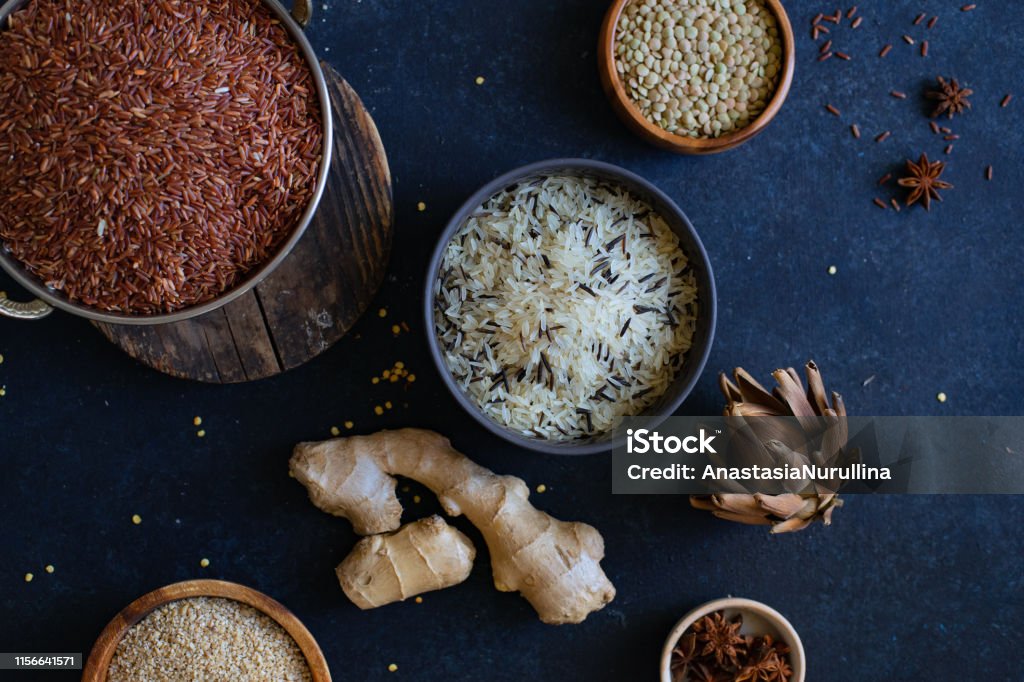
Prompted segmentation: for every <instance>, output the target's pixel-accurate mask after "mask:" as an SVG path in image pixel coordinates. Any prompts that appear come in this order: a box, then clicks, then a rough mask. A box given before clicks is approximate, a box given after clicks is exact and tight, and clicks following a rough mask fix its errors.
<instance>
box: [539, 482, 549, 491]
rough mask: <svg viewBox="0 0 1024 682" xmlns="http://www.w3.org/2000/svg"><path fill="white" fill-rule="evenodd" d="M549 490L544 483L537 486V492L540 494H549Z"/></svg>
mask: <svg viewBox="0 0 1024 682" xmlns="http://www.w3.org/2000/svg"><path fill="white" fill-rule="evenodd" d="M547 489H548V487H547V486H546V485H544V484H543V483H541V484H540V485H539V486H537V492H539V493H543V492H547Z"/></svg>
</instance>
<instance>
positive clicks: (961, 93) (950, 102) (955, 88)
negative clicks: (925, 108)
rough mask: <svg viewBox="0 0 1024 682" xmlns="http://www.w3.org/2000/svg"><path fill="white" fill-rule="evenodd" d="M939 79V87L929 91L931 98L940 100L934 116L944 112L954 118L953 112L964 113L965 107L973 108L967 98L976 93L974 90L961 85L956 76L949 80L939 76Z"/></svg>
mask: <svg viewBox="0 0 1024 682" xmlns="http://www.w3.org/2000/svg"><path fill="white" fill-rule="evenodd" d="M938 81H939V89H938V90H933V91H931V92H929V93H928V98H929V99H934V100H938V102H939V103H938V105H936V107H935V111H933V112H932V118H936V117H937V116H941V115H942V114H946V116H948V117H949V118H953V114H959V113H963V111H964V110H965V109H970V108H971V103H970V102H969V101H968V100H967V98H968V97H970V96H971V95H973V94H974V90H971V89H969V88H962V87H960V83H958V82H957V80H956V79H955V78H951V79H949V80H948V81H947V80H946V79H945V78H943V77H942V76H939V77H938Z"/></svg>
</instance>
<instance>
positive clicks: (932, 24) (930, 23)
mask: <svg viewBox="0 0 1024 682" xmlns="http://www.w3.org/2000/svg"><path fill="white" fill-rule="evenodd" d="M938 20H939V18H938V17H932V18H931V19H929V20H928V30H931V29H933V28H935V23H936V22H937V21H938Z"/></svg>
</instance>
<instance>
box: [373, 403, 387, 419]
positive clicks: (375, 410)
mask: <svg viewBox="0 0 1024 682" xmlns="http://www.w3.org/2000/svg"><path fill="white" fill-rule="evenodd" d="M373 413H374V414H376V415H377V416H378V417H379V416H381V415H382V414H384V408H383V407H381V406H380V405H377V406H376V407H374V408H373Z"/></svg>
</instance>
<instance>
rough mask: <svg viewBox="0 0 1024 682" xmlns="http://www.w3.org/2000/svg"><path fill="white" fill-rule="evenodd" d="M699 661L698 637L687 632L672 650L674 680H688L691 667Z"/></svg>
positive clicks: (679, 681)
mask: <svg viewBox="0 0 1024 682" xmlns="http://www.w3.org/2000/svg"><path fill="white" fill-rule="evenodd" d="M696 660H697V635H695V634H694V633H692V632H686V633H684V634H683V636H682V637H680V638H679V641H678V642H676V645H675V647H674V648H673V649H672V680H673V682H683V681H684V680H686V679H687V675H688V673H689V670H690V666H691V665H693V663H694V662H696Z"/></svg>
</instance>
